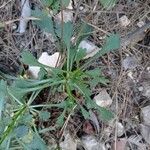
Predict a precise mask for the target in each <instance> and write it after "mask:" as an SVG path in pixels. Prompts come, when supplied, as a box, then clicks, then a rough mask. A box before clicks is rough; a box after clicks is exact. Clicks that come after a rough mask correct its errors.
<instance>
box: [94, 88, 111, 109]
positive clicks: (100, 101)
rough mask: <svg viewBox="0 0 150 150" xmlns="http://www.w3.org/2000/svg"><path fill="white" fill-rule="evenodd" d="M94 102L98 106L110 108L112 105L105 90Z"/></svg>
mask: <svg viewBox="0 0 150 150" xmlns="http://www.w3.org/2000/svg"><path fill="white" fill-rule="evenodd" d="M94 100H95V102H96V104H97V105H98V106H101V107H108V106H110V105H111V104H112V99H111V97H110V96H109V94H108V93H107V91H106V90H105V89H103V90H102V91H101V92H100V93H99V94H98V95H96V96H95V97H94Z"/></svg>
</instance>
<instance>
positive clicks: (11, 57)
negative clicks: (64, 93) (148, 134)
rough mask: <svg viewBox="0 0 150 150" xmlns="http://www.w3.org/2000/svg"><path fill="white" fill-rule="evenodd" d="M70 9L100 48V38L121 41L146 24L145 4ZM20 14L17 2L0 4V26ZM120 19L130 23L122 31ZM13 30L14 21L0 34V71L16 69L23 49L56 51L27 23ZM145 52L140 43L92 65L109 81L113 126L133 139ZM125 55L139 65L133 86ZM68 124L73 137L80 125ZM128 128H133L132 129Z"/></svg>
mask: <svg viewBox="0 0 150 150" xmlns="http://www.w3.org/2000/svg"><path fill="white" fill-rule="evenodd" d="M32 4H35V5H39V3H38V2H37V1H32ZM81 6H82V8H83V10H80V9H81ZM74 7H75V10H74V22H75V23H77V22H78V20H83V21H85V22H87V23H88V24H89V25H91V26H92V27H93V28H94V31H93V35H92V36H91V37H89V39H90V40H91V41H93V42H94V43H95V44H96V45H98V46H101V45H102V44H103V41H104V38H105V37H106V35H108V34H109V33H112V32H117V33H119V34H120V35H121V37H124V36H126V35H127V34H128V33H130V32H132V31H134V30H135V29H136V28H137V22H138V21H139V20H142V21H148V20H150V1H149V0H137V1H136V2H135V1H129V0H119V2H118V4H117V5H116V6H115V8H114V9H113V10H110V11H106V10H104V9H103V8H102V7H101V6H100V5H99V3H98V0H94V1H93V0H81V1H79V2H77V3H76V4H75V6H74ZM20 11H21V8H20V1H19V0H7V1H6V0H1V1H0V21H1V22H5V21H11V20H15V19H18V18H19V16H20ZM121 15H126V16H128V18H129V19H130V21H131V23H130V25H129V26H127V27H122V26H121V25H120V23H119V21H118V20H119V17H120V16H121ZM87 16H88V18H87ZM17 26H18V22H17V21H16V22H13V23H11V24H9V25H7V26H6V27H5V28H4V29H1V30H0V69H1V68H2V67H4V65H5V66H7V67H8V66H12V68H16V67H18V66H19V64H20V63H19V61H18V58H19V54H20V52H21V51H22V50H24V49H29V50H30V51H31V52H32V53H35V54H36V55H40V53H41V52H43V51H47V52H49V54H51V53H54V52H55V51H56V50H57V49H56V46H55V43H53V42H52V41H51V39H50V38H49V37H48V36H45V34H44V33H42V32H41V31H39V30H38V29H37V28H35V26H33V25H32V23H31V22H29V24H28V29H27V30H26V33H25V34H23V35H21V34H19V33H17V30H16V29H17ZM149 50H150V44H149V45H145V44H144V41H142V42H141V43H134V44H132V45H130V46H128V47H127V48H124V49H122V50H119V52H115V53H111V54H109V55H106V56H104V57H102V58H100V59H98V60H97V61H95V62H94V63H93V64H92V66H93V67H97V66H98V67H103V68H104V74H105V75H106V76H108V77H109V78H110V79H111V83H110V84H109V86H108V87H107V91H108V92H109V94H110V95H111V96H112V99H113V104H112V108H111V109H112V110H113V111H114V112H115V113H116V122H117V121H118V120H119V121H122V123H123V124H124V125H125V126H126V127H127V128H129V129H128V130H130V131H131V130H132V132H133V133H135V134H136V135H137V134H138V133H137V130H136V128H137V126H138V125H137V126H136V123H139V121H140V118H139V116H138V115H139V111H140V108H141V107H142V105H143V103H144V102H143V101H142V97H141V96H140V95H139V93H138V92H137V85H138V84H139V83H140V81H142V80H144V79H143V78H144V77H145V75H144V73H145V70H146V68H147V67H148V66H149V65H150V62H149V60H150V53H149ZM127 55H130V56H135V57H136V58H137V60H138V61H139V66H138V68H137V69H136V70H134V79H136V82H133V80H131V79H130V78H129V77H128V71H125V70H124V69H123V68H122V67H121V62H122V60H123V59H124V58H125V57H126V56H127ZM2 64H3V66H2V67H1V65H2ZM15 70H17V69H15ZM8 71H9V70H8ZM13 71H14V70H12V72H13ZM143 76H144V77H143ZM145 80H147V79H145ZM100 89H101V87H98V88H97V89H95V91H94V90H93V93H94V92H95V93H98V91H99V90H100ZM141 101H142V103H141ZM145 101H146V100H145ZM135 105H136V107H135ZM134 121H135V123H134ZM70 122H71V124H75V125H73V126H74V127H75V129H74V133H77V132H78V131H79V130H80V129H79V127H81V126H82V124H83V122H80V123H78V124H77V123H76V122H74V120H71V121H70ZM132 125H135V126H136V127H135V128H132V127H131V126H132ZM101 126H102V127H103V129H105V127H106V125H105V124H101ZM114 128H115V126H114ZM104 135H105V133H104ZM110 135H111V136H110ZM110 135H109V136H106V137H105V140H106V141H116V140H117V136H116V132H115V130H114V129H112V130H111V133H110ZM99 136H100V137H101V139H103V138H102V133H100V135H99ZM126 136H127V135H126ZM131 149H132V148H131Z"/></svg>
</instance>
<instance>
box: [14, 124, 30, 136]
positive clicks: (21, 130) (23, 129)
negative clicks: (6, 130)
mask: <svg viewBox="0 0 150 150" xmlns="http://www.w3.org/2000/svg"><path fill="white" fill-rule="evenodd" d="M28 132H29V128H28V127H27V126H25V125H20V126H18V127H16V128H15V129H14V131H13V135H16V136H17V137H18V138H22V137H23V136H25V135H26V134H28Z"/></svg>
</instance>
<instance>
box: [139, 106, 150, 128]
mask: <svg viewBox="0 0 150 150" xmlns="http://www.w3.org/2000/svg"><path fill="white" fill-rule="evenodd" d="M141 117H142V119H143V124H145V125H148V126H150V105H149V106H146V107H143V108H142V109H141Z"/></svg>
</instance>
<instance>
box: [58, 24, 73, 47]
mask: <svg viewBox="0 0 150 150" xmlns="http://www.w3.org/2000/svg"><path fill="white" fill-rule="evenodd" d="M56 33H57V35H58V37H59V38H61V39H63V41H64V43H65V45H66V47H67V49H70V41H71V37H72V34H73V24H72V23H71V22H67V23H63V24H56Z"/></svg>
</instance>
